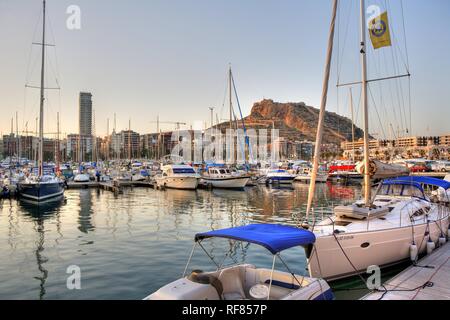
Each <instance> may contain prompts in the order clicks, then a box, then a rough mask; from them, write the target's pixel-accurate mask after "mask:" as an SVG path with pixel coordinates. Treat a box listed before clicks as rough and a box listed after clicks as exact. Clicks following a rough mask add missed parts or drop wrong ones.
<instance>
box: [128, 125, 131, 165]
mask: <svg viewBox="0 0 450 320" xmlns="http://www.w3.org/2000/svg"><path fill="white" fill-rule="evenodd" d="M128 158H129V159H130V161H131V119H128Z"/></svg>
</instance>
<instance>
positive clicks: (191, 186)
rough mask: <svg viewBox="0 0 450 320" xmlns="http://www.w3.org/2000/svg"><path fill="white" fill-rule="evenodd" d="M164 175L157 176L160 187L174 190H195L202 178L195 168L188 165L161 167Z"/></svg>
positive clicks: (156, 179) (157, 183)
mask: <svg viewBox="0 0 450 320" xmlns="http://www.w3.org/2000/svg"><path fill="white" fill-rule="evenodd" d="M161 170H162V173H161V174H158V175H157V176H155V181H156V185H157V186H158V187H164V188H172V189H188V190H195V189H197V186H198V181H199V179H200V176H199V175H198V174H197V173H196V172H195V170H194V168H192V167H191V166H188V165H165V166H162V167H161Z"/></svg>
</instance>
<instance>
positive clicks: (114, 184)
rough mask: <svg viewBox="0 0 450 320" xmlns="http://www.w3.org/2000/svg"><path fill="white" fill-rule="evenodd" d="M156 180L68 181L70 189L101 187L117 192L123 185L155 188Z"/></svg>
mask: <svg viewBox="0 0 450 320" xmlns="http://www.w3.org/2000/svg"><path fill="white" fill-rule="evenodd" d="M153 186H154V182H152V181H118V182H114V181H108V182H97V181H89V182H73V181H70V182H68V183H67V188H68V189H88V188H101V189H104V190H109V191H113V192H116V191H117V190H118V189H121V188H123V187H149V188H153ZM117 188H118V189H117Z"/></svg>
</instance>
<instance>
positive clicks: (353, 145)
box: [349, 87, 355, 162]
mask: <svg viewBox="0 0 450 320" xmlns="http://www.w3.org/2000/svg"><path fill="white" fill-rule="evenodd" d="M349 91H350V112H351V113H352V160H353V162H355V120H354V116H353V94H352V88H351V87H350V88H349Z"/></svg>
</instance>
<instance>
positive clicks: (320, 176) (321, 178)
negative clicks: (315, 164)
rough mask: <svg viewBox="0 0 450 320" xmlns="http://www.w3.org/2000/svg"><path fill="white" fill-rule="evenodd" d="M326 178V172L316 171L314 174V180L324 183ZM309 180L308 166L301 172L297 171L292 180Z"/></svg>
mask: <svg viewBox="0 0 450 320" xmlns="http://www.w3.org/2000/svg"><path fill="white" fill-rule="evenodd" d="M327 180H328V173H327V172H318V173H317V175H316V182H321V183H325V182H327ZM310 181H311V171H310V168H305V169H304V170H303V172H301V173H299V174H298V175H297V176H296V177H295V178H294V182H307V183H309V182H310Z"/></svg>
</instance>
